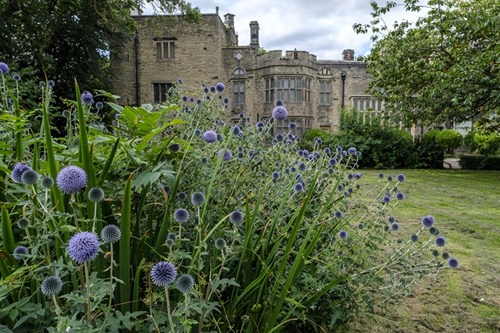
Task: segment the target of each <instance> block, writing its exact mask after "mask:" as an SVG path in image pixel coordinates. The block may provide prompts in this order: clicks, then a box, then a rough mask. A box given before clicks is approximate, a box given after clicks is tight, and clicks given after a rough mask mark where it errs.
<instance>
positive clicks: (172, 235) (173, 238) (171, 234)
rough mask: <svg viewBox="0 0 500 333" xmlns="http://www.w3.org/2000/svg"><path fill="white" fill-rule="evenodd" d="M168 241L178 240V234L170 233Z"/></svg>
mask: <svg viewBox="0 0 500 333" xmlns="http://www.w3.org/2000/svg"><path fill="white" fill-rule="evenodd" d="M167 239H171V240H173V241H175V240H177V234H176V233H175V232H169V233H168V235H167Z"/></svg>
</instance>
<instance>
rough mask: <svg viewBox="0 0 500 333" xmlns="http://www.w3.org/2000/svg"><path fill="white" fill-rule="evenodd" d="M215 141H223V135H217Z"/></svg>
mask: <svg viewBox="0 0 500 333" xmlns="http://www.w3.org/2000/svg"><path fill="white" fill-rule="evenodd" d="M217 141H219V142H222V141H224V135H222V134H220V133H217Z"/></svg>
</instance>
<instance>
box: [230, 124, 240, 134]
mask: <svg viewBox="0 0 500 333" xmlns="http://www.w3.org/2000/svg"><path fill="white" fill-rule="evenodd" d="M231 132H232V133H233V135H240V133H241V129H240V127H239V126H238V125H234V126H233V128H231Z"/></svg>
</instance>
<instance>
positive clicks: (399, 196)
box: [396, 192, 405, 201]
mask: <svg viewBox="0 0 500 333" xmlns="http://www.w3.org/2000/svg"><path fill="white" fill-rule="evenodd" d="M404 198H405V195H404V193H403V192H398V193H396V199H397V200H399V201H401V200H404Z"/></svg>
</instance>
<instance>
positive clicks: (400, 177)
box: [396, 173, 406, 182]
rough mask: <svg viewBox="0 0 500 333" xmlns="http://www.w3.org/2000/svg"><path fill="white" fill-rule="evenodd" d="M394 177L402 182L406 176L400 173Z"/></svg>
mask: <svg viewBox="0 0 500 333" xmlns="http://www.w3.org/2000/svg"><path fill="white" fill-rule="evenodd" d="M396 179H397V180H398V182H404V181H405V180H406V176H405V175H403V174H402V173H401V174H399V175H397V176H396Z"/></svg>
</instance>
